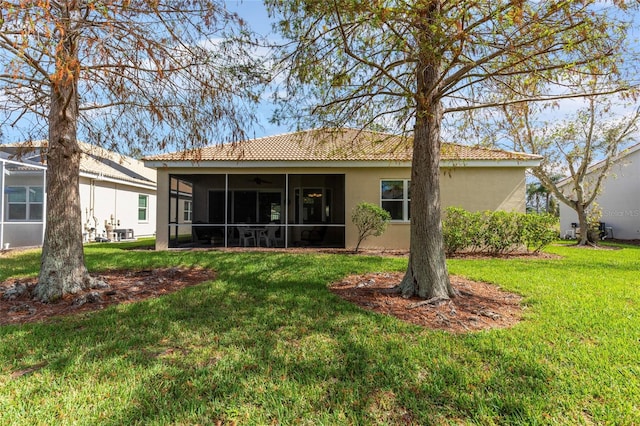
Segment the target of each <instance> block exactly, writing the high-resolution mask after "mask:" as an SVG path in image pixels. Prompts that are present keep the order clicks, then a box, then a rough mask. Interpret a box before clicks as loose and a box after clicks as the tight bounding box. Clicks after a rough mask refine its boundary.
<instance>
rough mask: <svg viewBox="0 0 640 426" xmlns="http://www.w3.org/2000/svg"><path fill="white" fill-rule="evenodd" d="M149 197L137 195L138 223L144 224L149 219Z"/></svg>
mask: <svg viewBox="0 0 640 426" xmlns="http://www.w3.org/2000/svg"><path fill="white" fill-rule="evenodd" d="M148 213H149V196H148V195H138V222H146V221H147V220H148V219H147V218H148V217H149V214H148Z"/></svg>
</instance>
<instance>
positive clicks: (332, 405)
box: [0, 250, 551, 424]
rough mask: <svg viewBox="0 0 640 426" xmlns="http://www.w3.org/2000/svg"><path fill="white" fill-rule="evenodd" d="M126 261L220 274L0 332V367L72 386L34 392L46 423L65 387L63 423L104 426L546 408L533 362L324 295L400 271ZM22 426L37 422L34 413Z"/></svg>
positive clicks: (326, 263) (497, 415)
mask: <svg viewBox="0 0 640 426" xmlns="http://www.w3.org/2000/svg"><path fill="white" fill-rule="evenodd" d="M92 256H93V257H92V258H90V259H89V261H90V262H91V263H92V264H93V265H94V266H95V267H105V268H109V267H110V266H109V265H111V264H118V265H120V267H123V266H122V265H123V264H124V265H125V266H124V267H127V265H132V264H134V263H135V261H134V260H133V259H132V255H131V254H130V253H125V254H123V253H119V252H114V253H111V255H110V258H109V260H108V262H107V261H105V260H104V259H103V258H102V254H101V251H100V250H98V251H96V252H94V253H93V255H92ZM133 257H135V258H137V265H138V267H140V266H141V265H143V266H144V267H151V266H154V265H156V266H160V264H158V263H157V262H160V260H161V259H164V263H162V266H172V265H168V263H169V264H174V265H175V266H177V265H185V264H186V265H192V264H198V265H201V266H204V267H208V268H213V269H215V270H216V271H217V272H218V279H217V280H216V281H215V282H207V283H204V284H201V285H199V286H195V287H191V288H187V289H184V290H182V291H180V292H178V293H175V294H172V295H168V296H165V297H161V298H158V299H154V300H150V301H146V302H142V303H137V304H131V305H122V306H119V307H116V308H111V309H108V310H105V311H103V312H98V313H93V314H89V315H85V316H82V317H77V318H64V319H58V320H56V321H55V322H54V323H52V324H39V325H33V326H24V327H8V328H5V329H4V330H0V341H6V342H8V341H14V342H15V341H18V342H19V343H17V344H15V345H13V346H8V345H2V349H0V356H1V361H2V363H3V364H5V365H12V364H13V365H14V366H15V365H16V363H19V361H16V360H19V359H21V358H22V359H25V360H29V361H28V362H31V363H33V364H35V363H37V362H41V361H42V360H46V362H47V364H46V365H45V366H44V367H42V369H41V371H40V372H41V373H42V374H48V375H51V376H53V377H55V378H59V377H67V378H68V382H69V383H68V384H67V385H66V386H68V387H66V386H65V385H63V386H62V388H57V389H52V390H47V389H43V390H40V392H43V393H44V395H45V398H44V401H49V400H50V402H48V403H47V402H45V403H44V407H42V409H43V410H45V411H46V410H53V408H54V406H55V404H56V402H55V400H56V398H55V397H54V394H55V393H56V392H60V391H61V389H62V392H64V391H65V389H66V390H67V391H69V392H70V393H71V389H73V386H74V383H75V384H78V383H82V384H84V386H86V387H87V389H86V392H87V395H92V397H91V399H90V400H87V399H85V398H86V395H84V394H82V393H79V394H78V395H77V396H69V397H68V398H70V401H69V404H70V406H75V407H77V411H76V412H73V411H72V412H69V413H67V416H68V417H67V418H68V419H70V420H72V421H73V420H75V421H80V422H83V421H86V422H90V423H93V422H96V423H99V422H100V419H99V413H108V414H107V417H106V419H108V420H106V422H108V423H111V424H134V423H139V424H147V423H190V424H192V423H204V424H210V423H215V422H216V421H220V422H222V423H225V422H232V421H237V422H240V423H249V424H256V423H257V424H265V423H271V422H277V423H285V424H288V423H295V422H300V421H316V422H318V423H330V424H336V423H351V424H372V423H374V424H375V423H379V424H381V423H387V424H394V423H395V424H397V423H418V424H428V423H436V422H441V421H451V420H452V419H460V418H465V419H476V420H478V421H483V420H489V421H490V422H503V421H506V422H516V421H518V419H520V420H522V419H526V418H529V417H536V416H539V415H540V413H535V412H532V410H534V411H535V409H536V408H532V407H538V408H540V409H542V408H543V407H544V406H545V405H547V404H549V403H550V402H549V401H546V393H547V390H548V389H547V385H546V384H547V383H548V382H549V381H550V380H551V377H550V372H549V371H547V369H546V368H545V367H543V365H542V364H541V363H540V362H539V361H538V360H535V359H527V358H525V357H524V356H522V355H519V353H518V351H517V350H511V351H507V350H502V351H500V350H497V349H495V348H493V347H492V346H491V344H490V343H487V345H488V347H489V348H490V349H487V348H486V347H483V348H481V349H479V348H478V343H477V341H478V339H480V340H482V341H484V337H482V336H470V337H466V338H465V337H457V336H452V335H447V334H444V333H440V332H429V331H426V330H422V329H420V328H418V327H415V326H411V325H407V324H404V323H402V322H400V321H398V320H396V319H394V318H388V317H383V316H380V315H377V314H374V313H371V312H368V311H364V310H361V309H359V308H357V307H356V306H354V305H351V304H349V303H348V302H345V301H342V300H341V299H339V298H337V297H336V296H334V295H332V294H331V293H330V292H329V291H328V290H327V284H328V283H329V282H331V281H333V280H336V279H338V278H340V277H341V276H344V275H346V274H349V273H362V272H364V271H377V270H391V269H401V268H402V267H403V262H406V260H404V261H403V260H389V259H380V258H368V257H357V258H355V257H349V256H335V255H288V254H271V253H243V254H238V253H223V252H220V253H206V252H204V253H203V252H199V253H176V254H171V255H167V254H166V253H165V254H163V255H162V256H159V257H156V256H155V255H154V253H150V254H149V256H145V254H135V255H133ZM489 341H490V340H489ZM25 362H27V361H25ZM5 372H6V370H5ZM20 380H23V382H24V383H23V386H24V387H27V388H31V387H34V388H35V387H37V386H38V385H39V383H38V381H37V380H34V381H33V382H32V381H31V380H30V376H26V377H23V378H21V379H20ZM48 392H50V394H49V398H47V397H46V395H47V394H48ZM108 395H112V397H108ZM116 396H117V398H116ZM114 400H115V401H118V402H117V403H114ZM531 401H538V404H535V403H534V404H532V403H531ZM47 404H51V405H50V406H48V405H47ZM53 411H55V410H53ZM24 418H25V419H26V420H29V416H26V417H24ZM30 420H32V421H35V420H38V421H43V419H42V418H40V417H39V416H38V415H37V414H33V417H31V418H30ZM44 421H46V419H44ZM102 421H105V419H102Z"/></svg>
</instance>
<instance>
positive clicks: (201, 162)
mask: <svg viewBox="0 0 640 426" xmlns="http://www.w3.org/2000/svg"><path fill="white" fill-rule="evenodd" d="M410 142H411V141H403V139H402V138H400V137H398V136H393V135H388V134H381V133H374V132H361V131H357V130H351V129H341V130H337V131H336V130H334V131H329V130H310V131H303V132H297V133H290V134H284V135H278V136H272V137H265V138H259V139H253V140H248V141H244V142H239V143H236V144H227V145H218V146H211V147H206V148H203V149H200V150H194V151H185V152H179V153H169V154H161V155H157V156H152V157H148V158H146V159H145V164H146V165H147V166H148V167H153V168H156V169H157V170H158V211H157V217H158V222H157V226H158V227H157V231H156V233H157V240H156V248H157V249H166V248H169V247H180V246H194V245H202V244H204V245H213V246H254V245H262V246H270V247H273V246H277V247H291V246H308V245H310V246H318V247H348V248H351V247H355V245H356V242H357V237H358V235H357V230H356V228H355V226H354V225H353V224H352V223H351V219H350V218H351V212H352V210H353V208H354V207H355V206H356V205H357V204H358V203H360V202H362V201H367V202H371V203H375V204H377V205H380V206H382V207H383V208H385V209H387V210H388V211H389V212H390V213H391V216H392V218H393V220H392V222H391V224H390V225H389V227H388V228H387V231H386V232H385V233H384V234H383V235H382V236H380V237H375V238H373V237H372V238H369V239H367V240H365V242H364V243H363V246H364V247H369V248H374V247H377V248H388V249H407V248H408V247H409V212H410V209H409V206H410V203H411V188H410V183H411V182H410V179H411V148H410ZM539 161H540V158H539V157H537V156H533V155H528V154H521V153H513V152H507V151H499V150H489V149H482V148H473V147H468V146H463V145H454V144H445V145H443V148H442V161H441V164H440V167H441V198H442V205H443V207H446V206H461V207H463V208H466V209H468V210H507V211H522V212H524V210H525V169H526V168H527V167H533V166H537V165H538V164H539Z"/></svg>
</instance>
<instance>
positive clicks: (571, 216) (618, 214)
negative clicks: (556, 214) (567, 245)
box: [560, 146, 640, 240]
mask: <svg viewBox="0 0 640 426" xmlns="http://www.w3.org/2000/svg"><path fill="white" fill-rule="evenodd" d="M596 202H597V203H598V205H599V206H600V209H601V210H602V218H601V219H600V221H601V222H604V223H605V224H606V226H607V227H611V228H612V230H613V237H614V238H618V239H624V240H631V239H638V238H640V146H638V147H637V148H635V150H633V149H632V150H631V151H630V152H629V154H627V156H626V157H624V158H623V159H622V160H621V161H620V162H619V163H617V164H615V165H614V166H613V167H612V169H611V175H610V176H608V177H607V178H606V179H605V180H604V181H603V183H602V191H601V193H600V195H598V197H597V198H596ZM577 221H578V217H577V216H576V213H575V211H574V210H573V209H571V208H570V207H569V206H567V205H565V204H564V203H560V226H561V232H562V236H564V235H565V234H566V233H567V231H569V230H570V229H572V228H571V223H572V222H577Z"/></svg>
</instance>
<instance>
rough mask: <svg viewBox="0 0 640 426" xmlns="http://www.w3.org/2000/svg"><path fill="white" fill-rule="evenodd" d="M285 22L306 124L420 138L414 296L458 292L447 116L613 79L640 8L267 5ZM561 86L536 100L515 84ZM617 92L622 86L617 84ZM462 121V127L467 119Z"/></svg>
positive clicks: (296, 100)
mask: <svg viewBox="0 0 640 426" xmlns="http://www.w3.org/2000/svg"><path fill="white" fill-rule="evenodd" d="M266 3H267V5H268V6H269V8H270V10H271V11H272V13H274V15H277V16H278V17H279V18H280V19H279V24H278V27H277V28H278V30H279V32H280V34H281V35H282V36H283V37H284V39H285V40H287V41H288V42H289V43H290V44H287V45H285V46H283V49H282V56H281V62H280V63H281V64H282V69H283V77H282V80H283V84H282V88H281V90H280V91H278V92H276V95H277V100H282V101H283V103H282V104H281V105H282V106H281V108H280V109H279V111H278V114H277V115H276V119H278V120H289V121H291V122H293V123H295V125H297V126H308V125H316V126H317V125H322V126H327V125H328V126H335V127H340V126H343V125H349V126H353V127H360V128H363V127H368V128H372V129H384V130H389V131H392V132H395V133H399V134H403V135H406V136H407V137H410V138H412V141H413V152H414V158H413V165H412V175H411V179H412V182H411V188H412V195H411V196H412V200H411V202H412V204H411V244H410V250H411V254H410V259H409V266H408V268H407V273H406V274H405V278H404V280H403V282H402V285H401V291H402V293H403V294H404V295H405V296H411V295H418V296H420V297H424V298H436V299H437V298H448V297H450V296H453V295H454V291H453V290H452V288H451V286H450V284H449V280H448V274H447V269H446V264H445V258H444V250H443V240H442V231H441V220H440V193H439V159H440V143H441V139H442V137H443V131H442V130H441V129H442V128H441V125H442V122H443V118H444V117H445V114H448V113H466V116H465V117H464V118H466V119H467V120H471V121H473V113H474V111H477V110H479V109H481V108H486V107H491V106H499V105H508V104H512V103H518V102H523V101H530V100H536V101H539V100H543V99H546V100H550V99H559V98H562V97H567V96H574V95H576V93H575V91H574V90H573V89H574V88H573V87H570V86H571V84H570V81H569V82H567V80H566V78H565V76H566V75H567V73H568V72H571V71H572V70H575V69H578V68H579V69H580V70H581V72H587V73H589V74H607V73H611V72H615V70H616V67H618V66H619V65H620V64H619V52H620V49H621V47H622V46H623V45H624V42H625V28H626V25H627V23H626V22H625V21H624V19H623V18H624V16H623V12H624V11H625V10H626V8H627V7H628V6H630V5H631V4H633V3H632V2H623V1H617V2H614V4H611V5H609V4H603V3H602V2H598V1H595V0H591V1H567V0H555V1H544V2H540V1H523V0H520V1H506V0H497V1H491V2H477V1H470V0H469V1H434V0H418V1H396V0H379V1H364V0H363V1H359V0H328V1H327V0H306V1H301V0H298V1H285V0H267V1H266ZM515 78H518V79H520V80H522V81H532V82H537V81H549V82H551V81H553V82H555V83H556V87H558V88H560V89H563V88H564V90H554V91H550V92H542V93H535V94H533V96H532V94H531V93H529V92H521V91H519V90H518V89H517V87H516V86H512V85H511V84H510V82H511V81H513V80H514V79H515ZM609 83H610V85H611V86H610V87H608V88H606V89H605V90H607V91H615V90H617V86H618V83H617V82H616V81H615V79H611V80H610V82H609ZM457 118H460V119H463V118H462V115H458V116H457Z"/></svg>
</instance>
